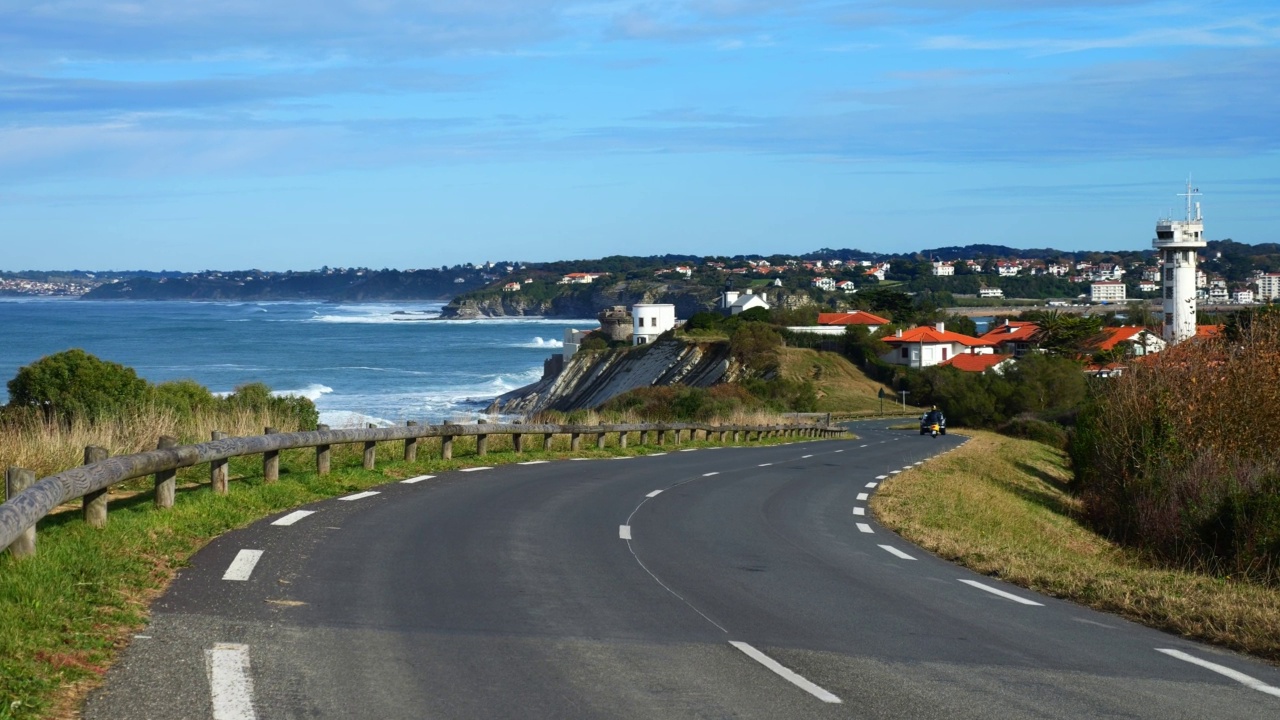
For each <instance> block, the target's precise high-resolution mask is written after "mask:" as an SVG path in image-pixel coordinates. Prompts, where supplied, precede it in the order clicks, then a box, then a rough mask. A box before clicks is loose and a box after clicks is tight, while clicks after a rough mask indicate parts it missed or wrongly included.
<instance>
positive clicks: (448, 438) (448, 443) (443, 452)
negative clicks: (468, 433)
mask: <svg viewBox="0 0 1280 720" xmlns="http://www.w3.org/2000/svg"><path fill="white" fill-rule="evenodd" d="M440 457H442V458H444V459H445V460H452V459H453V436H452V435H441V436H440Z"/></svg>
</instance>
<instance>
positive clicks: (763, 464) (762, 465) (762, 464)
mask: <svg viewBox="0 0 1280 720" xmlns="http://www.w3.org/2000/svg"><path fill="white" fill-rule="evenodd" d="M772 464H773V463H760V464H759V465H757V466H756V467H769V466H770V465H772Z"/></svg>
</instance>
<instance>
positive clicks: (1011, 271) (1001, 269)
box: [996, 260, 1022, 277]
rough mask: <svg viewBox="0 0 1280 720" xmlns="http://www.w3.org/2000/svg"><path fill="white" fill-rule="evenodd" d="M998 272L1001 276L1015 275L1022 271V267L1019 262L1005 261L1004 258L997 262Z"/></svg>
mask: <svg viewBox="0 0 1280 720" xmlns="http://www.w3.org/2000/svg"><path fill="white" fill-rule="evenodd" d="M996 272H997V273H998V274H999V275H1000V277H1013V276H1014V275H1017V274H1018V273H1020V272H1022V267H1021V266H1019V265H1018V263H1013V262H1005V261H1003V260H1001V261H999V262H997V263H996Z"/></svg>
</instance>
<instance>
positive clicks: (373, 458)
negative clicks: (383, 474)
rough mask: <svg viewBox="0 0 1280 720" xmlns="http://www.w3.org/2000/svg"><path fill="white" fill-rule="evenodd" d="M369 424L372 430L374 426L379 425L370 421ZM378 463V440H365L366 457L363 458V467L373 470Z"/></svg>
mask: <svg viewBox="0 0 1280 720" xmlns="http://www.w3.org/2000/svg"><path fill="white" fill-rule="evenodd" d="M367 426H368V427H369V429H371V430H372V429H373V428H376V427H378V426H377V425H374V424H373V423H368V425H367ZM377 464H378V441H377V440H365V441H364V458H363V461H362V462H361V467H363V468H364V469H365V470H372V469H373V468H374V467H375V466H376V465H377Z"/></svg>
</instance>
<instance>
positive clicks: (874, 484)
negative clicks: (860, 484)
mask: <svg viewBox="0 0 1280 720" xmlns="http://www.w3.org/2000/svg"><path fill="white" fill-rule="evenodd" d="M879 484H880V483H875V482H869V483H867V487H869V488H873V487H875V486H877V485H879Z"/></svg>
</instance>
